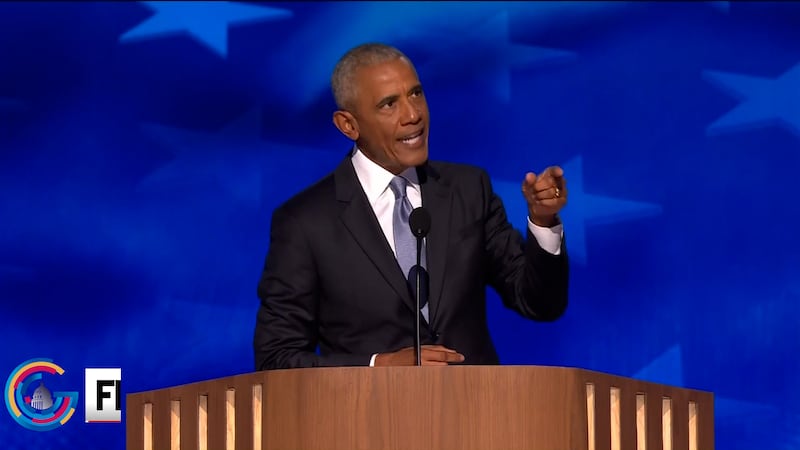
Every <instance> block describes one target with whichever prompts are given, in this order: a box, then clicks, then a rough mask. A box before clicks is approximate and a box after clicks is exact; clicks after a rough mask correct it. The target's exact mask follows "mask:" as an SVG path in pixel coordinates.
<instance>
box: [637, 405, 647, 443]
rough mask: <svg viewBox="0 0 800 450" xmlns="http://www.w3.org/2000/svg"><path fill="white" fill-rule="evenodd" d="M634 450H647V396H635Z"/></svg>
mask: <svg viewBox="0 0 800 450" xmlns="http://www.w3.org/2000/svg"><path fill="white" fill-rule="evenodd" d="M636 450H647V394H645V393H643V392H642V393H637V394H636Z"/></svg>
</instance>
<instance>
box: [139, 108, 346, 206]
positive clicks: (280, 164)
mask: <svg viewBox="0 0 800 450" xmlns="http://www.w3.org/2000/svg"><path fill="white" fill-rule="evenodd" d="M261 117H262V115H261V112H260V110H258V109H254V110H251V111H248V112H247V113H245V114H244V115H242V116H241V117H239V118H238V119H235V120H234V121H232V122H231V123H230V124H228V125H226V126H225V127H224V128H223V129H222V130H220V131H218V132H207V131H201V132H198V131H189V130H183V129H179V128H173V127H168V126H163V125H157V124H144V125H143V128H144V131H145V133H146V134H148V135H150V136H152V137H153V138H154V139H156V140H157V141H159V142H161V143H162V144H164V145H166V146H167V147H169V148H170V149H172V150H173V151H174V152H175V154H176V158H175V159H174V160H172V161H170V162H168V163H167V164H165V165H163V166H161V167H159V168H157V169H155V170H154V171H153V172H151V173H150V174H148V175H147V176H146V177H145V178H144V179H142V180H141V181H140V183H139V189H143V190H154V189H155V190H161V189H169V190H176V189H181V188H183V189H186V188H188V190H187V192H191V191H193V190H195V189H196V188H197V187H208V186H209V184H214V185H217V186H219V187H221V188H222V189H224V190H225V191H226V192H227V193H228V194H229V195H230V196H231V197H232V198H233V199H234V200H236V203H237V204H238V205H239V206H248V207H255V208H258V207H260V206H263V205H262V194H264V193H265V189H267V190H268V191H269V192H272V193H273V194H275V195H273V196H271V197H270V198H271V199H273V200H274V199H277V198H279V197H280V196H281V195H284V196H285V195H286V194H287V193H288V192H291V191H292V189H294V188H295V187H299V186H300V185H302V184H303V183H306V182H308V183H310V182H312V181H314V180H313V179H312V178H311V177H313V176H320V175H321V174H322V171H324V170H330V168H332V167H335V164H336V162H338V160H339V159H341V157H342V154H343V153H342V152H341V151H327V150H319V149H311V148H305V147H297V146H289V145H284V144H280V143H275V142H270V141H266V140H264V139H262V138H261V127H262V125H261V124H262V121H261ZM338 150H341V149H338ZM317 169H318V170H317ZM295 170H296V171H297V172H298V173H297V174H296V175H293V176H291V177H289V176H288V175H287V172H288V171H295ZM277 181H279V182H277ZM231 206H232V207H233V206H236V205H233V204H232V205H231Z"/></svg>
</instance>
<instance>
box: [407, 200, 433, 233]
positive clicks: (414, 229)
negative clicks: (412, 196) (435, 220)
mask: <svg viewBox="0 0 800 450" xmlns="http://www.w3.org/2000/svg"><path fill="white" fill-rule="evenodd" d="M408 225H409V226H410V227H411V233H412V234H413V235H414V236H416V237H418V238H424V237H425V236H427V235H428V231H430V229H431V215H430V214H429V213H428V211H427V210H426V209H425V208H423V207H421V206H420V207H419V208H414V210H413V211H411V215H410V216H408Z"/></svg>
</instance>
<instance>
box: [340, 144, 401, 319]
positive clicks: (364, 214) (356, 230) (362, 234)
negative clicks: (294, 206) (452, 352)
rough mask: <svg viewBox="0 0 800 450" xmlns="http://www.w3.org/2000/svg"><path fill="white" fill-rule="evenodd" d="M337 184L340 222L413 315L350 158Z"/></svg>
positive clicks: (393, 260)
mask: <svg viewBox="0 0 800 450" xmlns="http://www.w3.org/2000/svg"><path fill="white" fill-rule="evenodd" d="M334 180H335V183H336V199H337V200H338V201H339V202H340V203H341V204H342V211H341V219H342V222H344V225H345V227H347V229H348V231H350V234H352V235H353V239H355V241H356V242H357V243H358V245H359V246H360V247H361V249H362V250H363V251H364V253H366V254H367V256H368V257H369V259H370V260H371V261H372V263H373V264H375V267H377V268H378V270H379V271H380V273H381V275H383V278H384V279H385V280H386V282H387V283H389V285H391V286H392V288H393V289H394V290H395V291H396V292H397V294H398V295H400V297H401V298H402V299H403V302H404V303H405V304H406V306H408V307H409V308H410V309H411V311H414V302H413V299H412V298H411V293H410V292H409V290H408V283H407V281H406V279H405V277H403V273H402V271H401V270H400V266H399V265H398V264H397V259H396V258H395V256H394V253H393V252H392V248H391V247H390V246H389V243H388V242H387V241H386V236H384V234H383V230H381V226H380V224H379V223H378V219H377V218H376V217H375V212H374V211H373V210H372V207H371V206H370V205H369V201H368V200H367V196H366V194H364V190H363V189H362V188H361V184H360V183H359V182H358V177H357V176H356V172H355V169H354V168H353V164H352V162H351V161H350V157H349V156H348V157H346V158H345V160H344V161H342V163H341V164H339V167H337V168H336V171H335V172H334Z"/></svg>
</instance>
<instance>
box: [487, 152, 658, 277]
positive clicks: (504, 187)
mask: <svg viewBox="0 0 800 450" xmlns="http://www.w3.org/2000/svg"><path fill="white" fill-rule="evenodd" d="M561 167H562V168H563V169H564V176H565V177H566V179H567V180H568V185H567V188H568V190H569V205H568V206H567V207H566V208H564V209H563V210H562V212H561V213H560V216H561V219H562V221H563V222H564V233H565V235H566V236H569V237H568V239H567V246H568V247H569V255H570V260H572V261H575V262H578V263H580V264H586V263H587V254H586V226H587V225H589V224H593V225H597V224H613V223H618V222H622V221H625V220H633V219H638V218H641V217H648V216H653V215H658V214H661V212H662V211H661V206H660V205H657V204H654V203H646V202H637V201H632V200H620V199H616V198H612V197H605V196H601V195H593V194H588V193H586V191H585V190H584V186H583V159H582V158H581V157H580V156H578V157H576V158H573V159H571V160H570V161H568V162H567V163H566V164H564V165H563V166H561ZM521 183H522V179H521V178H520V181H503V180H498V181H493V185H494V189H495V191H496V192H497V194H498V195H499V196H500V197H501V198H502V199H503V204H504V205H505V207H506V211H507V213H508V216H509V220H510V222H511V223H512V224H514V225H515V226H516V227H517V228H519V229H520V230H524V229H525V228H524V227H525V226H526V224H527V219H526V217H528V207H527V204H526V203H525V200H524V199H523V198H522V194H521V193H520V186H521Z"/></svg>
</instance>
